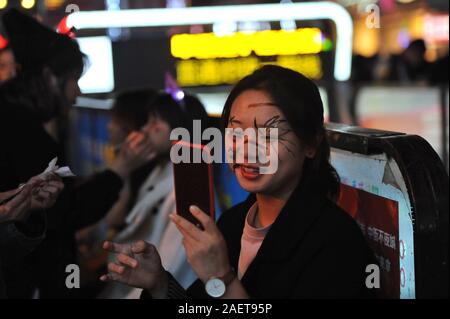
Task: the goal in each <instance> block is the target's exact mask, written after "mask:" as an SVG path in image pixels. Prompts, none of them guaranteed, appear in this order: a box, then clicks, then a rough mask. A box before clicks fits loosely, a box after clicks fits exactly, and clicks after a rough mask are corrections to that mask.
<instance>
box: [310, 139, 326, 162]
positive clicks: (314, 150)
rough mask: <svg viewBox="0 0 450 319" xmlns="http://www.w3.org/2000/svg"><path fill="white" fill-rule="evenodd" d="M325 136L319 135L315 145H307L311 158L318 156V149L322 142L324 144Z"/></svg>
mask: <svg viewBox="0 0 450 319" xmlns="http://www.w3.org/2000/svg"><path fill="white" fill-rule="evenodd" d="M323 138H324V137H323V136H322V135H319V136H317V137H316V140H315V143H314V144H313V145H307V146H306V153H305V155H306V157H307V158H309V159H313V158H314V157H316V154H317V149H318V148H319V146H320V144H322V140H323Z"/></svg>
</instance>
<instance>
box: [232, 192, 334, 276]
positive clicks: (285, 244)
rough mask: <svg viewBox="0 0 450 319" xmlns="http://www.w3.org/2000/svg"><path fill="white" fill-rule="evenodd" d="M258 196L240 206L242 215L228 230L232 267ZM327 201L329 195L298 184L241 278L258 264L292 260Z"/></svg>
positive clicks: (237, 258) (236, 264)
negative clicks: (246, 221) (323, 194)
mask: <svg viewBox="0 0 450 319" xmlns="http://www.w3.org/2000/svg"><path fill="white" fill-rule="evenodd" d="M255 201H256V197H255V195H250V196H249V197H248V198H247V200H246V201H245V202H244V203H242V204H241V205H240V206H239V214H236V215H234V216H235V217H238V216H239V217H238V218H235V219H234V222H233V225H232V227H233V228H234V227H236V228H234V229H235V230H237V229H239V230H240V231H231V232H229V233H228V235H229V236H226V237H227V242H228V247H229V257H230V262H231V264H232V266H233V267H234V268H235V269H237V267H238V263H239V255H240V250H241V237H242V232H243V229H244V225H245V217H246V215H247V212H248V210H249V209H250V207H251V206H252V205H253V204H254V203H255ZM326 201H328V199H326V197H324V196H320V195H317V193H315V192H314V191H313V189H311V188H308V187H302V186H299V187H297V189H296V190H295V191H294V192H293V193H292V195H291V197H290V198H289V200H288V201H287V202H286V205H285V206H284V207H283V209H282V210H281V212H280V215H279V216H278V218H277V219H276V220H275V222H274V224H273V225H272V227H271V229H270V230H269V232H268V233H267V235H266V238H265V239H264V241H263V243H262V245H261V247H260V249H259V251H258V254H257V255H256V257H255V259H254V260H253V262H252V263H251V264H250V266H249V268H248V269H247V271H246V273H245V275H244V277H243V278H242V280H243V281H244V282H245V281H246V280H248V279H249V277H251V276H252V273H253V271H254V270H255V268H256V267H257V265H258V264H260V263H264V262H281V261H285V260H288V259H289V256H290V255H291V253H292V250H294V249H295V248H296V247H297V246H298V244H299V242H300V241H301V240H302V239H303V238H304V236H305V235H306V234H307V233H308V231H309V230H310V229H311V227H312V226H313V224H314V222H315V221H316V220H317V219H318V218H319V216H320V214H321V211H322V210H321V207H322V206H323V205H324V204H325V202H326Z"/></svg>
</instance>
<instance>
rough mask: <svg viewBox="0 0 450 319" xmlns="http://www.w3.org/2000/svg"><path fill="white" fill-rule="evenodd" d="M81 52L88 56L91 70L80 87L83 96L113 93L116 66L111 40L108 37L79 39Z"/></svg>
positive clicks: (82, 80)
mask: <svg viewBox="0 0 450 319" xmlns="http://www.w3.org/2000/svg"><path fill="white" fill-rule="evenodd" d="M77 41H78V44H79V45H80V50H81V52H83V53H84V54H86V55H87V57H88V60H89V68H88V69H87V71H86V73H85V74H84V75H83V76H82V77H81V79H80V81H79V85H80V88H81V92H82V93H83V94H87V93H103V92H111V91H112V90H113V89H114V66H113V56H112V45H111V40H110V39H109V38H108V37H104V36H100V37H85V38H78V39H77Z"/></svg>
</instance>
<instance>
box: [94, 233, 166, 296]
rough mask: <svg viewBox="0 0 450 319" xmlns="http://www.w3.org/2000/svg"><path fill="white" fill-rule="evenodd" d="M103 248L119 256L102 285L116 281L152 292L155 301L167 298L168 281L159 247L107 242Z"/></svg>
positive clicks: (142, 242) (140, 241)
mask: <svg viewBox="0 0 450 319" xmlns="http://www.w3.org/2000/svg"><path fill="white" fill-rule="evenodd" d="M103 248H104V249H106V250H107V251H109V252H112V253H114V254H115V255H116V261H115V262H112V263H109V264H108V274H106V275H103V276H101V277H100V280H101V281H105V282H107V281H116V282H120V283H122V284H125V285H128V286H132V287H136V288H143V289H146V290H148V291H149V292H150V293H151V295H152V296H153V298H164V297H165V296H166V295H167V286H168V277H167V274H166V271H165V270H164V268H163V266H162V264H161V258H160V256H159V253H158V251H157V250H156V247H155V246H153V245H151V244H149V243H146V242H145V241H143V240H139V241H136V242H133V243H131V244H117V243H112V242H108V241H107V242H105V243H104V244H103Z"/></svg>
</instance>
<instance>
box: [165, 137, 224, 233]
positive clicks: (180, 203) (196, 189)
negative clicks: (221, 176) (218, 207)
mask: <svg viewBox="0 0 450 319" xmlns="http://www.w3.org/2000/svg"><path fill="white" fill-rule="evenodd" d="M178 143H179V144H178V145H179V146H180V147H181V148H185V149H183V150H182V151H184V152H189V154H190V161H189V163H183V162H182V163H179V164H173V168H174V179H175V197H176V205H177V213H178V214H179V215H181V216H182V217H184V218H185V219H187V220H188V221H190V222H191V223H193V224H194V225H197V226H199V227H201V225H200V223H199V221H198V220H197V219H196V218H195V217H194V216H193V215H192V214H191V213H190V212H189V207H190V206H191V205H195V206H197V207H199V208H200V209H201V210H202V211H204V212H205V213H206V214H208V215H209V216H211V218H212V219H213V220H214V217H215V216H214V186H213V167H212V164H211V163H206V162H204V161H203V160H202V161H201V162H200V163H194V162H193V151H194V150H197V151H201V152H202V153H203V154H206V155H205V156H209V155H210V154H209V152H208V150H207V148H206V147H205V146H203V145H198V144H189V143H186V142H178ZM186 148H187V149H186Z"/></svg>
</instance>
